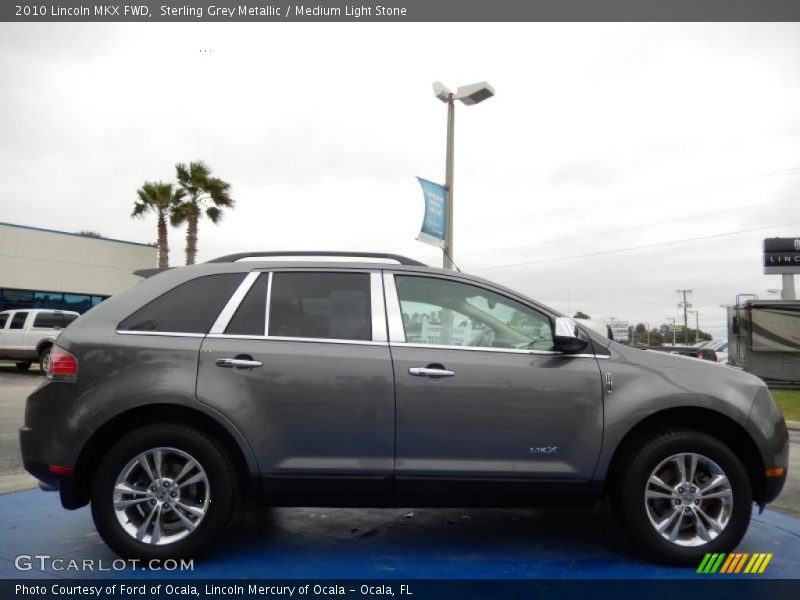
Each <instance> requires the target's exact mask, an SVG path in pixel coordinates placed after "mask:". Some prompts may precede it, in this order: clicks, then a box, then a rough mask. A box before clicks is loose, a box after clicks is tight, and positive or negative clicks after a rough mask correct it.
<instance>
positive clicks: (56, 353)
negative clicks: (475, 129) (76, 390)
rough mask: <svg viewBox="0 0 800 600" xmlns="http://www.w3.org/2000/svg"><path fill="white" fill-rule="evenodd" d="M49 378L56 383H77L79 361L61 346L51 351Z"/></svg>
mask: <svg viewBox="0 0 800 600" xmlns="http://www.w3.org/2000/svg"><path fill="white" fill-rule="evenodd" d="M47 378H48V379H53V380H56V381H75V380H76V379H77V378H78V359H77V358H75V357H74V356H73V355H72V354H70V353H69V352H67V351H66V350H64V349H63V348H61V347H59V346H53V347H52V348H51V349H50V363H49V364H48V365H47Z"/></svg>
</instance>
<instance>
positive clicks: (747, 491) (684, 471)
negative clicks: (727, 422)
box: [612, 430, 753, 566]
mask: <svg viewBox="0 0 800 600" xmlns="http://www.w3.org/2000/svg"><path fill="white" fill-rule="evenodd" d="M623 473H624V474H623V475H622V477H621V478H620V479H619V481H618V484H617V486H618V489H616V490H612V493H614V494H616V498H615V499H614V501H615V502H616V503H617V507H618V508H617V511H615V512H617V513H618V514H619V517H620V520H621V525H622V526H623V528H624V530H625V532H626V534H627V535H628V537H629V538H630V539H631V541H632V542H633V543H634V544H635V545H636V546H638V547H639V548H640V549H641V550H642V551H643V552H644V553H645V554H646V555H648V556H649V557H650V558H652V559H654V560H656V561H658V562H664V563H669V564H677V565H687V566H689V565H695V566H696V565H698V564H699V563H700V560H701V559H702V558H703V556H704V555H705V554H706V553H709V552H728V551H730V550H733V549H734V548H735V547H736V545H737V544H738V543H739V542H740V541H741V539H742V537H743V536H744V534H745V532H746V531H747V526H748V524H749V522H750V512H751V509H752V502H753V495H752V490H751V486H750V480H749V478H748V476H747V472H746V470H745V468H744V466H743V465H742V463H741V461H740V460H739V459H738V457H737V456H736V455H735V454H734V452H733V451H732V450H731V449H730V448H729V447H728V446H726V445H725V444H723V443H722V442H721V441H720V440H718V439H716V438H714V437H712V436H710V435H708V434H705V433H702V432H699V431H692V430H675V431H669V432H666V433H664V434H662V435H659V436H657V437H655V438H652V439H649V440H647V441H645V442H642V443H641V444H640V446H639V447H638V448H637V449H636V450H635V451H634V452H632V453H631V454H629V458H628V460H627V464H626V465H623Z"/></svg>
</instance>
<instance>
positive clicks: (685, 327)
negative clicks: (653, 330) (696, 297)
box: [675, 290, 694, 346]
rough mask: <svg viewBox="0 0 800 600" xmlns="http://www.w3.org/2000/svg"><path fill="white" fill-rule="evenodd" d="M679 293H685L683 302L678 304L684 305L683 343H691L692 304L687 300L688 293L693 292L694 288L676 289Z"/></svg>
mask: <svg viewBox="0 0 800 600" xmlns="http://www.w3.org/2000/svg"><path fill="white" fill-rule="evenodd" d="M675 291H676V292H677V293H678V294H683V302H681V303H679V304H678V306H682V307H683V343H684V344H686V345H687V346H688V345H689V312H688V311H689V307H690V306H691V304H689V302H687V301H686V294H691V293H692V292H693V291H694V290H675Z"/></svg>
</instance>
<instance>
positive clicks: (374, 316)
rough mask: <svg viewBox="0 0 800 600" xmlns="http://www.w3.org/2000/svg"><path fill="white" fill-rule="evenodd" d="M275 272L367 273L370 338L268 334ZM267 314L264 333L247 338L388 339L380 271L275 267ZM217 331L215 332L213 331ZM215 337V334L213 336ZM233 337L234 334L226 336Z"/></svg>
mask: <svg viewBox="0 0 800 600" xmlns="http://www.w3.org/2000/svg"><path fill="white" fill-rule="evenodd" d="M275 272H279V273H358V274H368V275H369V296H370V307H369V311H370V324H371V329H372V332H371V336H372V339H371V340H344V339H338V338H301V337H287V336H276V335H272V336H271V335H269V318H270V307H271V306H272V275H273V273H275ZM266 311H267V315H266V318H265V320H264V335H263V337H260V336H248V338H249V339H269V340H304V341H311V342H333V343H338V344H346V343H355V344H366V343H370V342H379V343H380V345H385V344H386V343H387V341H388V338H387V335H386V313H385V312H384V307H383V285H382V282H381V274H380V271H366V270H353V269H328V268H321V269H320V268H308V269H302V270H296V269H288V270H283V269H277V270H276V271H270V272H269V282H268V283H267V307H266ZM215 333H217V332H215ZM214 337H217V336H214ZM226 337H235V336H226Z"/></svg>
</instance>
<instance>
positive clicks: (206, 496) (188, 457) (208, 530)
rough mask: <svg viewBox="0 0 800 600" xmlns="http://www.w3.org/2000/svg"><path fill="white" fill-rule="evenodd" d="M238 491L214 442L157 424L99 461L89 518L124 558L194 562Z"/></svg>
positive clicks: (180, 427) (229, 512) (228, 513)
mask: <svg viewBox="0 0 800 600" xmlns="http://www.w3.org/2000/svg"><path fill="white" fill-rule="evenodd" d="M237 487H238V486H237V480H236V474H235V471H234V469H233V466H232V464H231V460H230V458H229V457H228V455H227V453H226V451H225V450H224V449H223V448H222V447H221V446H220V445H219V444H218V443H216V442H215V441H214V440H213V439H212V438H210V437H208V436H207V435H206V434H205V433H203V432H202V431H199V430H197V429H194V428H192V427H187V426H183V425H177V424H170V423H157V424H154V425H148V426H146V427H142V428H141V429H137V430H135V431H133V432H131V433H129V434H128V435H126V436H125V437H123V438H122V439H121V440H120V441H119V442H118V443H117V444H116V445H115V446H113V447H112V448H111V450H110V451H109V452H108V454H107V455H106V457H105V458H104V459H103V461H102V462H101V463H100V466H99V467H98V470H97V474H96V477H95V480H94V487H93V491H92V515H93V517H94V522H95V525H96V527H97V530H98V531H99V532H100V535H101V536H102V538H103V540H105V542H106V543H107V544H108V545H109V546H110V547H111V549H112V550H114V551H115V552H117V553H118V554H120V555H121V556H126V557H136V558H142V559H153V558H167V557H169V558H178V557H189V556H195V555H197V554H200V553H202V552H203V551H205V550H207V549H208V548H209V547H210V546H211V544H212V543H213V542H214V540H215V539H216V538H217V537H218V536H219V535H220V534H221V533H222V532H223V531H224V529H225V527H226V526H227V524H228V522H229V521H230V518H231V516H232V515H233V512H234V510H235V505H236V496H237V493H236V492H237Z"/></svg>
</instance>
